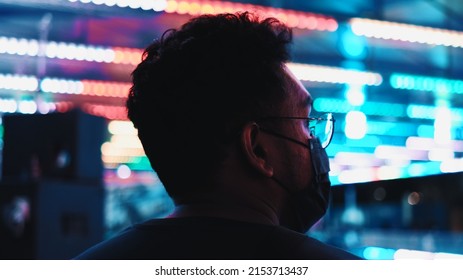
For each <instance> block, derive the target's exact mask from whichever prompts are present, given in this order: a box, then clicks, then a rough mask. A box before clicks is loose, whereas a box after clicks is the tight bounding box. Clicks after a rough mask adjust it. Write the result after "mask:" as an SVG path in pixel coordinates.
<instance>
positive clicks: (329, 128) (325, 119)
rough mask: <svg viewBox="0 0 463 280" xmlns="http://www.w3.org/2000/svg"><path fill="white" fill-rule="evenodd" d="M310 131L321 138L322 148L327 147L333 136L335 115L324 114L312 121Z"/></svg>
mask: <svg viewBox="0 0 463 280" xmlns="http://www.w3.org/2000/svg"><path fill="white" fill-rule="evenodd" d="M310 131H311V132H312V134H313V135H314V136H315V137H317V138H318V139H319V140H320V143H321V146H322V148H326V147H327V146H328V145H329V144H330V142H331V138H332V136H333V116H332V114H331V113H327V114H323V115H322V116H320V117H319V118H317V119H316V120H314V121H312V122H310Z"/></svg>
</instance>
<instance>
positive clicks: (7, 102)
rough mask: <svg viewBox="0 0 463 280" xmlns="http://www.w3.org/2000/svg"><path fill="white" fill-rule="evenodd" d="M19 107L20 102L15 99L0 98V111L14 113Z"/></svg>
mask: <svg viewBox="0 0 463 280" xmlns="http://www.w3.org/2000/svg"><path fill="white" fill-rule="evenodd" d="M17 109H18V104H17V103H16V101H15V100H14V99H0V111H1V112H4V113H14V112H16V110H17Z"/></svg>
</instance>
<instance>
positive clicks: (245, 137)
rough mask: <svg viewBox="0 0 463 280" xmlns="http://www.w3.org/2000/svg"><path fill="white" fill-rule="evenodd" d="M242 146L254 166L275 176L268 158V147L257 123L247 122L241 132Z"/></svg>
mask: <svg viewBox="0 0 463 280" xmlns="http://www.w3.org/2000/svg"><path fill="white" fill-rule="evenodd" d="M240 144H241V148H242V150H243V153H244V156H245V158H246V159H247V160H248V162H249V164H250V165H251V167H252V168H254V169H255V170H256V171H257V172H259V173H261V174H262V175H264V176H267V177H272V176H273V167H272V165H271V164H270V162H269V158H268V147H267V146H266V145H265V142H264V141H263V139H262V131H261V130H260V129H259V126H258V125H257V124H256V123H247V124H246V125H245V126H244V128H243V130H242V133H241V139H240Z"/></svg>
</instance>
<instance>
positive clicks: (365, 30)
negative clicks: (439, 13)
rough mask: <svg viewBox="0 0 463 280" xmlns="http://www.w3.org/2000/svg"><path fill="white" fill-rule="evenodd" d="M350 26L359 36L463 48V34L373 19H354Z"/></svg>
mask: <svg viewBox="0 0 463 280" xmlns="http://www.w3.org/2000/svg"><path fill="white" fill-rule="evenodd" d="M350 25H351V27H352V31H353V32H354V34H356V35H358V36H365V37H372V38H380V39H386V40H398V41H405V42H411V43H421V44H429V45H443V46H447V47H448V46H451V47H456V48H462V47H463V32H458V31H453V30H446V29H439V28H431V27H424V26H417V25H412V24H403V23H396V22H388V21H379V20H372V19H363V18H353V19H351V20H350Z"/></svg>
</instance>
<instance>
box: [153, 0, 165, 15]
mask: <svg viewBox="0 0 463 280" xmlns="http://www.w3.org/2000/svg"><path fill="white" fill-rule="evenodd" d="M166 8H167V1H166V0H157V1H155V2H154V3H153V10H154V11H156V12H161V11H164V10H165V9H166Z"/></svg>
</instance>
